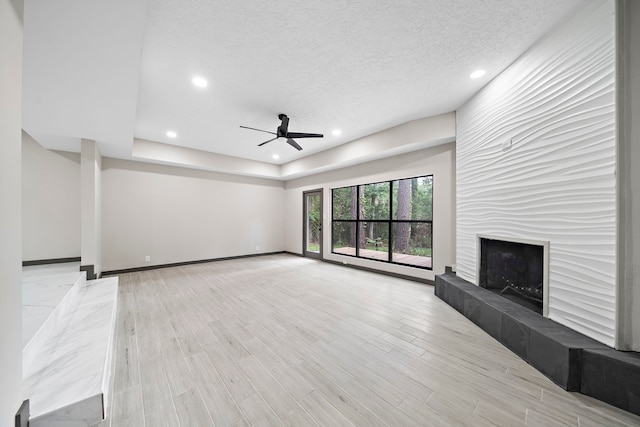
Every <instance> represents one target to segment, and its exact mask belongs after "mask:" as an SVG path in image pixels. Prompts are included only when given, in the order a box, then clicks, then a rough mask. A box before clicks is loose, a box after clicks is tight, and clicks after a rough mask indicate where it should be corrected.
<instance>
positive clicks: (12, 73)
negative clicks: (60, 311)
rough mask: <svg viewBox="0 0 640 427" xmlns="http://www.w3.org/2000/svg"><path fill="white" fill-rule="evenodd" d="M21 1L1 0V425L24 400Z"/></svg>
mask: <svg viewBox="0 0 640 427" xmlns="http://www.w3.org/2000/svg"><path fill="white" fill-rule="evenodd" d="M22 6H23V4H22V1H21V0H20V1H17V0H0V94H1V95H0V426H11V425H13V417H14V415H15V413H16V411H17V410H18V408H19V407H20V403H21V402H22V304H21V291H20V289H21V288H20V283H21V276H22V266H21V262H22V248H21V242H22V238H21V225H20V223H21V218H20V216H21V196H22V194H21V189H20V181H21V172H20V170H21V146H22V136H21V125H22V118H21V111H22V91H21V88H22Z"/></svg>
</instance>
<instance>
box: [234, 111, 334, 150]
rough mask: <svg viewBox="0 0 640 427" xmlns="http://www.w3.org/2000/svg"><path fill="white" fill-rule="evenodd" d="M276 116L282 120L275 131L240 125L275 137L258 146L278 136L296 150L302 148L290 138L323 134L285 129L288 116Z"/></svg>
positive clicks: (316, 136) (320, 135) (287, 123)
mask: <svg viewBox="0 0 640 427" xmlns="http://www.w3.org/2000/svg"><path fill="white" fill-rule="evenodd" d="M278 118H279V119H280V120H281V121H282V123H281V124H280V126H278V129H276V132H269V131H268V130H262V129H256V128H250V127H248V126H240V127H241V128H243V129H251V130H257V131H258V132H265V133H270V134H272V135H275V136H276V137H275V138H271V139H270V140H268V141H265V142H263V143H262V144H258V147H261V146H263V145H264V144H266V143H267V142H271V141H274V140H276V139H278V138H287V144H289V145H290V146H292V147H293V148H295V149H296V150H302V147H301V146H300V145H298V143H297V142H295V141H294V140H293V139H292V138H322V137H323V136H324V135H322V134H321V133H302V132H289V131H288V130H287V129H288V128H289V117H287V115H286V114H278Z"/></svg>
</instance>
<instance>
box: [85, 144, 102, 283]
mask: <svg viewBox="0 0 640 427" xmlns="http://www.w3.org/2000/svg"><path fill="white" fill-rule="evenodd" d="M80 144H81V149H80V153H81V154H80V197H81V201H80V234H81V244H80V256H81V261H80V269H81V270H82V269H83V267H85V266H86V267H88V268H90V266H93V273H92V272H91V270H89V272H88V274H87V278H89V279H93V278H95V276H97V277H100V272H101V271H102V270H101V261H102V233H101V229H102V171H101V168H102V157H101V156H100V151H99V150H98V144H96V142H95V141H92V140H88V139H83V140H82V141H81V143H80Z"/></svg>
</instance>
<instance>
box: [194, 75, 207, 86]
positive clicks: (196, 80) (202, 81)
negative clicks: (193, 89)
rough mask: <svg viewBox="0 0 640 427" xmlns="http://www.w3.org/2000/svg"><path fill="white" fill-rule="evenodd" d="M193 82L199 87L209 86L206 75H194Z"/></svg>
mask: <svg viewBox="0 0 640 427" xmlns="http://www.w3.org/2000/svg"><path fill="white" fill-rule="evenodd" d="M191 82H192V83H193V84H194V85H195V86H198V87H207V85H208V84H209V83H208V82H207V79H205V78H204V77H199V76H198V77H194V78H193V79H192V80H191Z"/></svg>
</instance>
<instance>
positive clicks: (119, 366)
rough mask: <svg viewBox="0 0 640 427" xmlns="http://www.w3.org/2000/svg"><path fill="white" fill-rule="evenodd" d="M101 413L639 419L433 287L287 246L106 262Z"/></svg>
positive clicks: (436, 421)
mask: <svg viewBox="0 0 640 427" xmlns="http://www.w3.org/2000/svg"><path fill="white" fill-rule="evenodd" d="M119 298H120V299H119V309H118V320H117V322H118V326H117V332H116V350H115V351H116V355H115V368H114V371H113V378H112V387H113V394H112V397H113V399H112V402H111V405H110V408H111V410H110V414H109V416H108V418H107V420H106V421H105V422H104V423H102V424H103V425H104V426H108V425H112V426H114V427H115V426H136V427H137V426H145V425H146V426H163V425H169V426H178V425H181V426H189V427H191V426H210V425H211V426H212V425H216V426H218V425H220V426H254V425H255V426H280V425H292V426H315V425H321V426H343V425H344V426H350V425H356V426H413V425H423V426H424V425H426V426H494V425H498V426H517V425H532V426H564V425H567V426H580V427H585V426H618V425H620V426H638V425H640V417H637V416H635V415H632V414H630V413H627V412H624V411H622V410H619V409H616V408H614V407H611V406H609V405H606V404H604V403H601V402H599V401H597V400H595V399H591V398H589V397H586V396H583V395H581V394H576V393H567V392H565V391H563V390H562V389H560V388H559V387H557V386H556V385H554V384H553V383H552V382H551V381H549V380H548V379H547V378H546V377H544V376H543V375H542V374H540V373H538V372H537V371H536V370H535V369H533V368H532V367H530V366H529V365H527V363H525V362H524V361H523V360H521V359H520V358H518V357H517V356H515V355H514V354H512V353H511V352H510V351H509V350H507V349H506V348H505V347H503V346H502V345H501V344H499V343H498V342H496V341H495V340H494V339H492V338H491V337H490V336H488V335H487V334H486V333H484V332H483V331H482V330H480V329H479V328H477V327H476V326H475V325H474V324H472V323H471V322H470V321H468V320H467V319H466V318H464V317H463V316H462V315H460V314H459V313H458V312H456V311H455V310H453V309H452V308H451V307H449V306H448V305H446V304H445V303H444V302H442V301H441V300H439V299H438V298H437V297H435V296H434V294H433V288H432V287H431V286H428V285H422V284H418V283H415V282H411V281H406V280H402V279H396V278H390V277H387V276H382V275H377V274H373V273H368V272H364V271H359V270H355V269H350V268H345V267H341V266H336V265H332V264H327V263H323V262H320V261H315V260H310V259H307V258H301V257H296V256H291V255H272V256H264V257H256V258H246V259H238V260H231V261H220V262H213V263H208V264H199V265H193V266H185V267H176V268H167V269H159V270H151V271H146V272H141V273H131V274H125V275H121V276H120V295H119Z"/></svg>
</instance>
